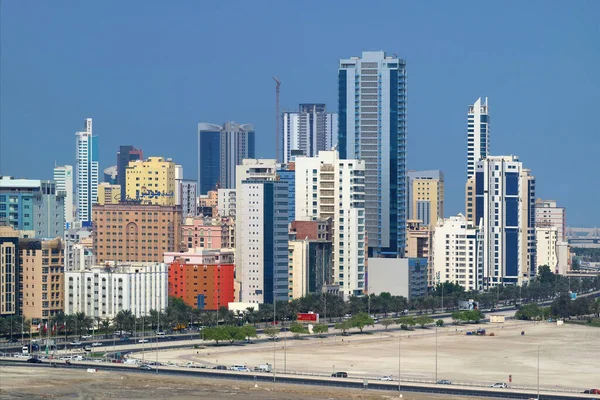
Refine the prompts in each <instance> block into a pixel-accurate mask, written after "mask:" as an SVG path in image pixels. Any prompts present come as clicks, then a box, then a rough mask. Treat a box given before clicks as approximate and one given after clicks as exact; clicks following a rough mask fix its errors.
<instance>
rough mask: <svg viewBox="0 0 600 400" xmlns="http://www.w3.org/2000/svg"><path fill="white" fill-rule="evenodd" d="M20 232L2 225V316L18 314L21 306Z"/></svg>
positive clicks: (0, 311) (0, 239) (0, 278)
mask: <svg viewBox="0 0 600 400" xmlns="http://www.w3.org/2000/svg"><path fill="white" fill-rule="evenodd" d="M20 273H21V269H20V268H19V232H18V231H16V230H15V229H13V227H11V226H9V225H7V224H3V225H0V317H8V316H13V315H17V314H19V312H20V309H19V308H20V307H19V278H20Z"/></svg>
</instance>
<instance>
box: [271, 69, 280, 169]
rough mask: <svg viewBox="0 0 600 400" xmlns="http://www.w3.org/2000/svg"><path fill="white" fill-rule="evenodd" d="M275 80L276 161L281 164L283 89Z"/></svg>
mask: <svg viewBox="0 0 600 400" xmlns="http://www.w3.org/2000/svg"><path fill="white" fill-rule="evenodd" d="M273 80H274V81H275V160H276V161H277V162H280V161H281V160H280V159H279V153H280V149H279V146H280V143H279V142H280V140H279V134H280V132H279V117H280V115H279V88H280V87H281V81H280V80H279V79H278V78H276V77H273Z"/></svg>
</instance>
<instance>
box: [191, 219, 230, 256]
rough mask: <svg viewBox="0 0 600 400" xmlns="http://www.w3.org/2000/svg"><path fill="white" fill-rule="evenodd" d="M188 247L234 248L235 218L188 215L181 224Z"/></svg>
mask: <svg viewBox="0 0 600 400" xmlns="http://www.w3.org/2000/svg"><path fill="white" fill-rule="evenodd" d="M181 232H182V240H183V245H184V246H186V247H187V248H188V249H194V248H203V249H221V248H235V220H234V219H233V218H226V217H224V218H220V217H193V218H192V217H188V218H185V219H184V221H183V224H182V226H181Z"/></svg>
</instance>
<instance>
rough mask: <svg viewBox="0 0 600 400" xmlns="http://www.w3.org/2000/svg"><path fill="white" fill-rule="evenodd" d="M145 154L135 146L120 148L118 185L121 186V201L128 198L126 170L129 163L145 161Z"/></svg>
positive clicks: (118, 154)
mask: <svg viewBox="0 0 600 400" xmlns="http://www.w3.org/2000/svg"><path fill="white" fill-rule="evenodd" d="M143 159H144V153H143V151H142V150H141V149H136V148H135V147H133V146H119V151H118V152H117V184H118V185H119V186H121V201H125V199H126V198H127V190H126V189H127V172H125V170H126V168H127V167H128V166H129V162H131V161H137V160H140V161H141V160H143Z"/></svg>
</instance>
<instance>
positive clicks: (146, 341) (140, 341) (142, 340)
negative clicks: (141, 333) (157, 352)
mask: <svg viewBox="0 0 600 400" xmlns="http://www.w3.org/2000/svg"><path fill="white" fill-rule="evenodd" d="M138 343H148V339H140V340H138Z"/></svg>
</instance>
